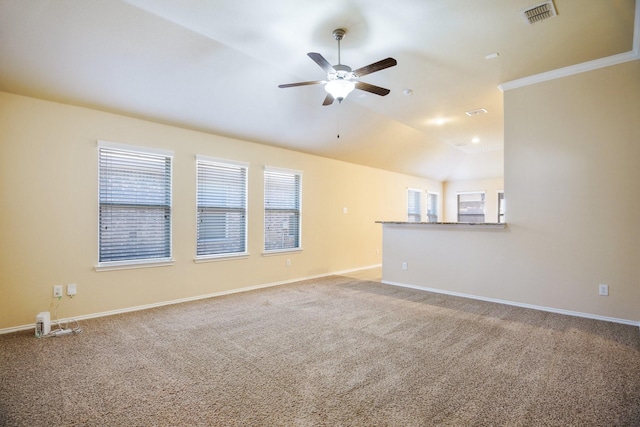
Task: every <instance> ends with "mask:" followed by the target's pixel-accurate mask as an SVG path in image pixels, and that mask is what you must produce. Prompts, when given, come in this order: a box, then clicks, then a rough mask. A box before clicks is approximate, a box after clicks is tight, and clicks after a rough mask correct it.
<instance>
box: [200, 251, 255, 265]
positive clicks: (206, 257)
mask: <svg viewBox="0 0 640 427" xmlns="http://www.w3.org/2000/svg"><path fill="white" fill-rule="evenodd" d="M234 259H249V252H241V253H234V254H219V255H202V256H197V257H195V258H194V259H193V262H194V263H196V264H200V263H203V262H212V261H231V260H234Z"/></svg>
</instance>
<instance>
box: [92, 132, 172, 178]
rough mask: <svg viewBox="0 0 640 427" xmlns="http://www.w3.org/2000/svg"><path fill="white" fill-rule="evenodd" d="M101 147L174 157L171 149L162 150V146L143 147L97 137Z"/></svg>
mask: <svg viewBox="0 0 640 427" xmlns="http://www.w3.org/2000/svg"><path fill="white" fill-rule="evenodd" d="M102 147H104V148H112V149H114V150H126V151H134V152H136V153H145V154H157V155H159V156H166V157H171V158H173V157H174V152H173V151H171V150H164V149H162V148H153V147H145V146H139V145H129V144H121V143H119V142H111V141H103V140H101V139H99V140H98V148H102ZM171 166H172V168H173V162H171ZM172 178H173V177H172Z"/></svg>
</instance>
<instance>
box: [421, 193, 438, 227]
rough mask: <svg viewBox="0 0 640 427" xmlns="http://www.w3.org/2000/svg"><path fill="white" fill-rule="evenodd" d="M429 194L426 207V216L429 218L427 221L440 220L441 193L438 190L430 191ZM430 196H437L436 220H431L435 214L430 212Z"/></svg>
mask: <svg viewBox="0 0 640 427" xmlns="http://www.w3.org/2000/svg"><path fill="white" fill-rule="evenodd" d="M426 195H427V202H426V204H425V205H426V206H425V207H426V209H425V216H426V219H427V222H432V223H433V222H438V218H439V217H440V215H439V214H438V211H439V206H438V205H439V201H440V193H439V192H437V191H428V190H427V192H426ZM430 196H435V198H436V206H435V221H431V216H433V215H434V214H430V213H429V197H430Z"/></svg>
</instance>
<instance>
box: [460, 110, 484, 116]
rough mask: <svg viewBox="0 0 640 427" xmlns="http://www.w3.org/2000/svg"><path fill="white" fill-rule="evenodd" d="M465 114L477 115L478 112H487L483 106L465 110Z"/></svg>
mask: <svg viewBox="0 0 640 427" xmlns="http://www.w3.org/2000/svg"><path fill="white" fill-rule="evenodd" d="M465 114H466V115H467V116H469V117H473V116H479V115H480V114H487V110H485V109H484V108H478V109H476V110H470V111H466V112H465Z"/></svg>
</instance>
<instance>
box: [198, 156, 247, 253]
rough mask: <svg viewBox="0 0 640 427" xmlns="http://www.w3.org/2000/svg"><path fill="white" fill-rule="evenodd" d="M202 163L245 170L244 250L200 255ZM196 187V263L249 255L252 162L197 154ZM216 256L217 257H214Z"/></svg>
mask: <svg viewBox="0 0 640 427" xmlns="http://www.w3.org/2000/svg"><path fill="white" fill-rule="evenodd" d="M200 163H209V164H213V165H218V166H234V167H237V168H240V169H244V170H245V182H244V194H245V201H244V202H245V203H244V204H245V206H244V212H245V215H244V248H245V250H244V252H232V253H223V254H208V255H198V232H197V227H198V216H199V211H198V194H199V193H198V170H199V169H198V167H199V166H200ZM195 164H196V176H195V178H196V188H195V195H196V205H195V208H196V212H195V214H196V215H195V219H194V220H195V224H196V241H195V247H194V249H195V257H194V262H195V263H200V262H208V261H219V260H221V259H223V258H224V259H229V258H238V257H242V258H246V257H248V256H249V249H248V248H249V214H248V213H249V166H250V164H249V163H247V162H241V161H237V160H226V159H221V158H218V157H209V156H203V155H200V154H196V162H195ZM214 258H215V259H214Z"/></svg>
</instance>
